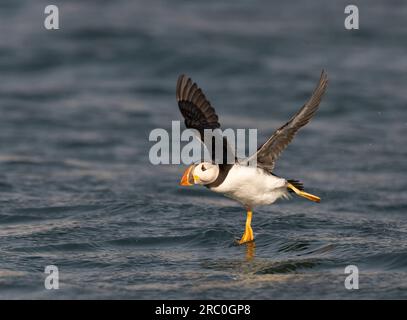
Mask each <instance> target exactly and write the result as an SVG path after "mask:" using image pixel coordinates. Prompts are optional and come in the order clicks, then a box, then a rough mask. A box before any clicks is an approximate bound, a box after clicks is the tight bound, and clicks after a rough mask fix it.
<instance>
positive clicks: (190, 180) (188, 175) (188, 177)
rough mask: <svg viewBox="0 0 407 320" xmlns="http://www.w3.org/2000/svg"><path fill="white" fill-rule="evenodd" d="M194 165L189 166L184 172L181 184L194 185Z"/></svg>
mask: <svg viewBox="0 0 407 320" xmlns="http://www.w3.org/2000/svg"><path fill="white" fill-rule="evenodd" d="M193 168H194V165H191V166H189V167H188V168H187V169H186V170H185V172H184V174H183V175H182V178H181V182H180V183H179V184H180V185H181V186H193V185H194V177H193V176H192V169H193Z"/></svg>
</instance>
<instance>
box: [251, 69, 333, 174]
mask: <svg viewBox="0 0 407 320" xmlns="http://www.w3.org/2000/svg"><path fill="white" fill-rule="evenodd" d="M327 85H328V76H327V74H326V72H325V71H324V70H323V71H322V73H321V77H320V79H319V82H318V85H317V87H316V88H315V90H314V92H313V93H312V96H311V98H310V99H309V100H308V102H307V103H306V104H305V105H304V106H303V107H302V108H301V109H300V110H299V111H298V112H297V113H296V114H295V115H294V116H293V117H292V118H291V119H290V120H289V121H288V122H287V123H286V124H284V125H283V126H282V127H280V128H279V129H277V130H276V131H275V132H274V133H273V135H272V136H271V137H270V138H269V139H268V140H267V141H266V142H265V143H264V144H263V145H262V146H261V147H260V148H259V149H258V150H257V152H256V153H255V154H253V155H252V156H251V157H250V158H248V159H247V162H250V161H252V160H253V159H255V158H257V159H256V161H257V166H258V167H261V168H263V169H265V170H267V171H269V172H272V170H273V169H274V166H275V163H276V161H277V159H278V157H279V156H280V154H281V153H282V152H283V150H284V149H285V148H286V147H287V146H288V144H289V143H290V142H291V141H292V140H293V138H294V136H295V135H296V133H297V131H298V130H299V129H300V128H301V127H303V126H305V125H306V124H307V123H308V122H309V121H310V120H311V118H312V117H313V116H314V114H315V112H316V111H317V110H318V106H319V104H320V102H321V99H322V96H323V95H324V93H325V91H326V88H327Z"/></svg>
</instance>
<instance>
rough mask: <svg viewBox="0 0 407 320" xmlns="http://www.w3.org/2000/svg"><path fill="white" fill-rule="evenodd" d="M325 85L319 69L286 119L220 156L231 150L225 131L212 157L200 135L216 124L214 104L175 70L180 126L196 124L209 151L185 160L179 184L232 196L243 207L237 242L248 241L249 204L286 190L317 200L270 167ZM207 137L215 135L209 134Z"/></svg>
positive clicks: (287, 194) (312, 109)
mask: <svg viewBox="0 0 407 320" xmlns="http://www.w3.org/2000/svg"><path fill="white" fill-rule="evenodd" d="M327 85H328V76H327V73H326V72H325V71H324V70H322V72H321V76H320V78H319V81H318V84H317V86H316V88H315V89H314V91H313V93H312V95H311V97H310V98H309V100H308V101H307V102H306V103H305V104H304V105H303V106H302V107H301V108H300V109H299V110H298V111H297V113H295V114H294V116H293V117H292V118H291V119H290V120H289V121H288V122H287V123H285V124H284V125H283V126H281V127H280V128H278V129H277V130H276V131H275V132H274V133H273V134H272V135H271V136H270V138H268V139H267V141H266V142H264V143H263V144H262V145H260V147H259V148H258V149H257V151H256V152H255V153H254V154H253V155H251V156H249V157H248V158H245V159H237V158H236V157H234V156H233V154H232V159H233V160H232V161H226V160H227V159H230V156H231V153H233V150H231V149H232V148H231V147H230V144H229V143H228V142H227V139H226V137H222V138H221V139H222V140H223V141H222V142H223V146H222V148H223V149H222V155H221V159H217V158H216V157H215V155H214V154H215V152H214V145H215V143H212V144H211V145H210V144H208V143H207V141H208V139H205V134H206V133H205V132H207V130H216V129H220V123H219V118H218V115H217V114H216V111H215V109H214V108H213V107H212V105H211V103H210V102H209V100H208V99H207V98H206V97H205V95H204V93H203V91H202V90H201V89H200V88H199V87H198V85H197V84H196V83H194V82H193V81H192V80H191V78H189V77H187V76H186V75H184V74H182V75H180V76H179V78H178V81H177V86H176V99H177V102H178V106H179V109H180V111H181V114H182V116H183V117H184V119H185V121H184V122H185V126H186V127H187V128H189V129H195V130H196V131H195V132H196V133H197V136H198V139H199V140H200V141H201V142H202V143H203V144H204V145H205V147H206V148H207V150H208V151H210V152H209V153H210V154H211V155H210V159H209V161H208V159H204V160H203V161H201V162H199V163H194V164H192V165H190V166H189V167H188V168H187V169H186V170H185V172H184V174H183V175H182V178H181V181H180V185H181V186H193V185H202V186H205V187H206V188H208V189H209V190H210V191H213V192H216V193H220V194H223V195H225V196H226V197H229V198H231V199H234V200H236V201H237V202H239V203H240V204H241V205H242V206H243V207H244V208H245V209H246V212H247V215H246V225H245V230H244V233H243V236H242V237H241V239H240V240H238V241H237V243H238V244H243V243H247V242H253V241H254V234H253V230H252V227H251V222H252V215H253V209H254V208H255V207H257V206H265V205H271V204H272V203H274V202H275V201H276V200H278V199H280V198H285V199H288V198H290V194H295V195H298V196H300V197H303V198H305V199H307V200H310V201H313V202H317V203H319V202H320V200H321V199H320V198H319V197H318V196H316V195H313V194H311V193H308V192H305V191H304V186H303V184H302V183H301V182H300V181H299V180H293V179H285V178H282V177H279V176H277V175H276V174H274V173H273V170H274V167H275V164H276V161H277V159H278V157H279V156H280V154H281V153H282V151H283V150H284V149H285V148H286V147H287V146H288V144H289V143H290V142H291V141H292V140H293V138H294V136H295V135H296V133H297V131H298V130H299V129H300V128H302V127H303V126H305V125H306V124H307V123H308V122H310V120H311V118H312V117H313V116H314V114H315V112H316V111H317V109H318V107H319V105H320V102H321V99H322V97H323V95H324V93H325V91H326V88H327ZM212 139H215V138H214V137H212ZM218 139H219V138H218ZM212 142H213V141H212ZM215 142H216V141H215ZM205 143H206V144H205ZM228 157H229V158H228ZM253 160H255V161H253ZM253 163H254V164H255V165H253Z"/></svg>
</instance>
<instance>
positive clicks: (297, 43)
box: [0, 0, 407, 299]
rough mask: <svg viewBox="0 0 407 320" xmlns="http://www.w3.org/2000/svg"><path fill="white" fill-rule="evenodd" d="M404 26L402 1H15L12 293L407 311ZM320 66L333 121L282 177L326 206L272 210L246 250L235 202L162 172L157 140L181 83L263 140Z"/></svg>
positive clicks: (0, 211) (1, 209)
mask: <svg viewBox="0 0 407 320" xmlns="http://www.w3.org/2000/svg"><path fill="white" fill-rule="evenodd" d="M49 4H54V5H57V6H58V8H59V16H60V17H59V24H60V29H59V30H53V31H50V30H46V29H45V28H44V19H45V17H46V15H45V14H44V8H45V7H46V6H47V5H49ZM348 4H355V5H357V6H358V8H359V14H360V30H352V31H349V30H346V29H345V28H344V20H345V17H346V15H345V14H344V8H345V7H346V6H347V5H348ZM406 16H407V4H406V3H405V1H401V0H391V1H379V0H369V1H352V2H351V3H348V2H347V1H342V0H340V1H335V2H332V1H331V2H329V3H328V2H327V1H323V0H314V1H312V2H309V1H308V2H307V3H305V2H304V1H290V2H282V1H265V0H264V1H260V0H253V1H243V0H237V1H226V0H225V1H224V0H216V1H212V0H210V1H199V2H198V1H183V0H173V1H169V0H168V1H165V0H157V1H145V0H137V1H130V0H119V1H114V2H113V1H101V0H98V1H96V0H93V1H90V0H89V1H86V2H85V1H79V0H77V1H73V0H70V1H61V0H56V1H52V3H49V2H48V1H42V0H39V1H38V0H37V1H29V0H20V1H14V0H2V1H1V3H0V30H1V32H0V83H1V86H0V114H1V116H0V251H1V255H0V298H3V299H4V298H5V299H8V298H12V299H18V298H32V299H41V298H50V299H61V298H80V299H88V298H94V299H95V298H96V299H97V298H129V299H159V298H161V299H167V298H168V299H180V298H184V299H185V298H192V299H193V298H201V299H202V298H206V299H217V298H223V299H239V298H241V299H250V298H257V299H273V298H274V299H275V298H344V299H359V298H360V299H365V298H407V280H406V279H407V275H406V267H407V243H406V240H405V239H406V235H407V222H406V217H405V213H406V209H407V194H406V192H405V189H406V188H407V180H406V169H407V161H406V156H407V147H406V146H407V144H406V134H407V105H406V101H407V90H406V84H407V44H406V41H405V40H406V37H407V25H406ZM322 69H326V70H327V72H328V75H329V79H330V82H329V87H328V91H327V94H326V96H325V97H324V98H323V100H322V103H321V108H320V110H319V112H318V114H317V115H316V117H315V118H314V120H313V121H312V122H311V124H309V125H308V126H307V127H306V128H305V129H303V130H302V131H301V132H300V134H299V135H298V136H297V137H296V139H295V141H294V142H293V143H292V144H291V145H290V146H289V147H288V149H287V150H286V151H285V152H284V154H283V156H282V157H281V158H280V161H279V162H278V163H277V168H276V171H275V172H276V174H278V175H280V176H284V177H287V178H295V179H299V180H301V181H303V182H304V184H305V187H306V189H307V190H308V191H309V192H312V193H315V194H317V195H319V196H321V198H322V202H321V204H319V205H316V204H314V203H309V202H307V201H305V200H303V199H298V198H295V199H292V200H290V201H280V202H278V203H277V204H275V205H273V206H269V207H264V208H258V209H257V210H255V213H254V218H253V229H254V232H255V237H256V242H255V245H245V246H236V245H234V244H233V241H234V239H237V238H239V237H240V236H241V234H242V232H243V227H244V221H245V211H244V209H243V208H241V207H240V206H239V205H238V204H237V203H234V202H232V201H231V200H228V199H226V198H223V197H221V196H220V195H216V194H212V193H210V192H209V191H208V190H206V189H205V188H190V189H183V188H181V187H179V186H178V182H179V179H180V176H181V174H182V172H183V169H185V168H184V167H183V166H153V165H151V164H150V163H149V159H148V151H149V149H150V147H151V146H152V144H153V143H151V142H149V141H148V136H149V133H150V131H151V130H152V129H154V128H168V129H169V128H170V127H171V121H172V120H181V115H180V113H179V110H178V107H177V104H176V101H175V85H176V80H177V77H178V75H179V74H181V73H186V74H188V75H189V76H191V77H192V79H193V80H194V81H196V82H197V83H198V84H199V85H200V86H201V87H202V88H203V90H204V92H205V94H206V96H207V97H208V98H209V100H210V101H211V102H212V105H213V106H214V107H215V108H216V110H217V112H218V114H219V117H220V121H221V123H222V125H223V127H224V128H229V127H231V128H257V129H258V133H259V137H258V140H259V143H261V142H262V141H263V140H265V139H266V138H267V137H268V136H269V135H271V133H272V132H273V131H274V130H275V129H276V128H278V127H279V126H280V125H282V124H283V123H284V122H285V121H287V120H288V119H289V117H291V116H292V115H293V114H294V113H295V112H296V111H297V110H298V108H299V107H301V106H302V104H303V103H304V102H305V101H306V100H307V99H308V97H309V96H310V94H311V92H312V90H313V88H314V86H315V84H316V83H317V80H318V78H319V75H320V72H321V70H322ZM51 264H54V265H57V266H58V267H59V272H60V289H59V290H46V289H45V288H44V279H45V274H44V268H45V266H46V265H51ZM350 264H354V265H357V266H358V268H359V271H360V276H359V286H360V288H361V289H360V290H353V291H349V290H346V289H345V287H344V280H345V275H344V268H345V267H346V266H347V265H350Z"/></svg>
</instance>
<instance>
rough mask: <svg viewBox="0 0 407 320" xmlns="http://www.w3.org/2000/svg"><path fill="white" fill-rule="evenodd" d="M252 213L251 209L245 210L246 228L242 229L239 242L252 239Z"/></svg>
mask: <svg viewBox="0 0 407 320" xmlns="http://www.w3.org/2000/svg"><path fill="white" fill-rule="evenodd" d="M252 215H253V212H252V210H247V218H246V228H245V230H244V234H243V236H242V239H240V241H239V244H243V243H246V242H249V241H253V240H254V235H253V230H252V227H251V223H252Z"/></svg>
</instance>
